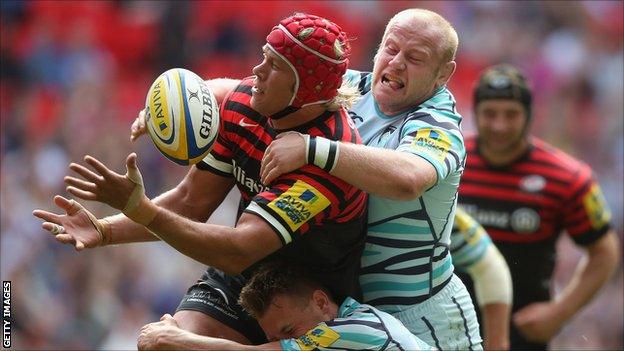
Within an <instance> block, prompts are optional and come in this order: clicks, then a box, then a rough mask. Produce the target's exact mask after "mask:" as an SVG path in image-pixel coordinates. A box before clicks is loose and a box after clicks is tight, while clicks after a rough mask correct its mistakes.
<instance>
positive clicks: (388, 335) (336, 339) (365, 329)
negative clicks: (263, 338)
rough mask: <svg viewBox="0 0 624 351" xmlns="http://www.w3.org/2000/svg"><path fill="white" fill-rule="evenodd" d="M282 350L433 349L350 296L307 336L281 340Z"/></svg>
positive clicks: (391, 350) (396, 350)
mask: <svg viewBox="0 0 624 351" xmlns="http://www.w3.org/2000/svg"><path fill="white" fill-rule="evenodd" d="M280 344H281V347H282V350H288V351H290V350H293V351H311V350H321V351H322V350H379V351H382V350H387V351H406V350H432V349H433V348H432V347H431V346H429V345H427V344H426V343H425V342H423V341H421V340H420V339H418V338H417V337H416V336H414V335H412V333H410V332H409V330H407V328H405V326H403V324H401V322H399V320H398V319H396V318H394V317H392V316H391V315H389V314H387V313H385V312H382V311H380V310H378V309H376V308H374V307H372V306H370V305H365V304H360V303H358V302H357V301H355V300H354V299H352V298H350V297H348V298H346V299H345V301H344V302H343V303H342V305H341V306H340V308H339V309H338V317H337V318H334V319H332V320H331V321H327V322H324V323H320V324H318V325H317V326H316V327H314V328H313V329H311V330H309V331H308V332H307V333H305V334H304V335H302V336H300V337H298V338H294V339H285V340H281V341H280Z"/></svg>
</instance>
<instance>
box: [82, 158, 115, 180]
mask: <svg viewBox="0 0 624 351" xmlns="http://www.w3.org/2000/svg"><path fill="white" fill-rule="evenodd" d="M84 160H85V162H86V163H88V164H89V165H90V166H91V167H93V168H94V169H95V170H96V171H98V173H100V174H101V175H102V176H103V177H104V178H107V177H110V176H112V175H115V174H117V173H115V172H113V171H111V170H110V169H108V167H106V165H104V164H103V163H102V162H100V160H98V159H96V158H95V157H93V156H90V155H86V156H85V157H84Z"/></svg>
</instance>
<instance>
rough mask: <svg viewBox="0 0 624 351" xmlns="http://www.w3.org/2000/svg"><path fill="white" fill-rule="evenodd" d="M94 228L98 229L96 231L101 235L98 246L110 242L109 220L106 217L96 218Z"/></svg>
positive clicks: (110, 229) (110, 227) (110, 228)
mask: <svg viewBox="0 0 624 351" xmlns="http://www.w3.org/2000/svg"><path fill="white" fill-rule="evenodd" d="M96 228H97V229H98V232H99V233H100V235H101V236H102V241H101V243H100V246H106V245H108V244H110V242H111V238H112V234H111V233H112V226H111V222H110V221H109V220H108V219H106V218H102V219H98V221H97V225H96Z"/></svg>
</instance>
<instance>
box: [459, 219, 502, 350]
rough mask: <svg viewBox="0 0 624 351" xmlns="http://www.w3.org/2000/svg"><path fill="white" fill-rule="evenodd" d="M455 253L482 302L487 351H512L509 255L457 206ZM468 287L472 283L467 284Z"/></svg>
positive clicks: (461, 274)
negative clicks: (501, 251) (504, 255)
mask: <svg viewBox="0 0 624 351" xmlns="http://www.w3.org/2000/svg"><path fill="white" fill-rule="evenodd" d="M450 249H451V255H452V257H453V265H454V266H455V269H456V272H457V275H458V276H459V277H460V278H461V279H462V280H464V279H465V278H464V277H466V276H467V279H468V282H469V283H470V284H474V285H469V286H470V287H473V289H472V290H469V291H470V292H474V294H471V296H472V297H473V299H472V300H473V301H476V302H477V304H478V305H479V310H477V311H476V312H477V316H479V313H478V312H481V314H480V317H481V319H480V324H481V329H482V331H483V333H482V337H483V348H484V349H485V350H509V322H510V315H511V303H512V283H511V274H510V273H509V267H508V266H507V262H506V261H505V258H504V257H503V256H502V255H501V253H500V251H498V249H497V248H496V246H495V245H494V243H492V239H490V237H489V235H488V234H487V232H486V231H485V230H484V229H483V227H482V226H481V225H480V224H479V223H477V221H475V220H474V218H472V217H471V216H470V215H469V214H468V213H466V211H464V210H462V208H461V207H457V211H456V212H455V221H454V222H453V232H452V233H451V246H450ZM467 286H468V285H467Z"/></svg>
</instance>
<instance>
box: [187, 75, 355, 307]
mask: <svg viewBox="0 0 624 351" xmlns="http://www.w3.org/2000/svg"><path fill="white" fill-rule="evenodd" d="M251 87H252V80H251V79H245V80H243V81H242V82H241V84H240V85H239V86H238V87H237V88H236V89H235V90H234V91H232V92H231V93H230V94H229V95H228V96H227V97H226V99H225V100H224V101H223V103H222V104H221V111H220V113H221V119H220V120H221V121H220V130H219V136H218V137H217V141H216V143H215V146H214V148H213V150H212V151H211V152H210V154H208V156H206V158H205V159H204V160H203V161H202V162H200V163H199V164H198V168H200V169H204V170H208V171H210V172H213V173H215V174H217V175H221V176H224V177H232V178H234V179H235V180H236V186H237V187H238V189H239V190H240V192H241V195H242V200H243V201H244V202H245V205H246V207H245V209H244V211H245V212H248V213H252V214H254V215H256V216H259V217H260V218H262V219H263V220H264V221H266V223H268V224H269V225H270V226H271V227H272V228H273V229H274V231H275V234H276V235H277V236H278V237H279V239H280V240H281V241H282V243H283V245H284V247H283V248H282V249H280V250H279V251H278V252H277V253H275V254H274V255H271V256H272V257H275V256H279V257H281V258H282V259H284V260H285V261H286V262H294V263H297V264H302V265H304V266H306V267H309V268H310V269H311V270H312V271H314V272H315V273H316V274H318V277H317V278H319V279H320V280H321V282H323V283H325V284H326V285H327V286H328V287H329V288H330V289H332V290H333V292H335V293H337V294H338V295H339V296H359V287H358V284H357V271H358V268H359V267H358V265H359V257H360V255H361V250H362V245H363V240H364V235H365V214H366V200H367V198H366V194H365V193H364V192H362V191H361V190H359V189H356V188H355V187H353V186H351V185H350V184H347V183H346V182H344V181H342V180H340V179H338V178H336V177H334V176H331V175H329V174H328V173H327V172H325V171H323V170H322V169H320V168H318V167H314V166H310V165H306V166H303V167H302V168H300V169H298V170H295V171H293V172H291V173H287V174H284V175H282V176H280V177H279V178H277V179H276V180H275V181H274V182H273V183H272V184H270V185H269V186H267V185H264V184H262V183H261V181H260V163H261V160H262V156H263V155H264V151H265V150H266V148H267V146H268V145H269V144H270V143H271V141H272V140H273V139H274V138H275V136H276V135H277V134H279V133H281V132H283V131H284V130H275V129H274V128H272V127H271V123H270V120H269V119H268V118H267V117H265V116H262V115H260V114H259V113H258V112H256V111H255V110H253V109H252V108H251V105H250V100H251ZM351 125H352V123H350V119H349V116H348V114H347V113H346V111H344V110H339V111H335V112H329V111H327V112H325V113H323V114H322V115H320V116H319V117H317V118H316V119H314V120H312V121H310V122H307V123H305V124H303V125H300V126H298V127H296V128H293V129H290V130H294V131H298V132H301V133H306V134H310V135H313V136H323V137H325V138H328V139H332V140H340V141H345V142H359V141H360V138H359V136H358V134H357V131H356V130H355V128H354V127H351ZM350 277H353V278H350Z"/></svg>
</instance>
